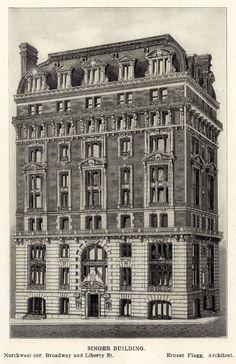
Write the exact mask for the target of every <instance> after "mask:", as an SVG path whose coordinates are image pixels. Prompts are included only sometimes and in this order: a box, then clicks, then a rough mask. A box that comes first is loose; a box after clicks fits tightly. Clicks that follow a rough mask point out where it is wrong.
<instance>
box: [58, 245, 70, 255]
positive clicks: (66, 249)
mask: <svg viewBox="0 0 236 364" xmlns="http://www.w3.org/2000/svg"><path fill="white" fill-rule="evenodd" d="M69 248H70V246H69V244H61V245H60V258H69Z"/></svg>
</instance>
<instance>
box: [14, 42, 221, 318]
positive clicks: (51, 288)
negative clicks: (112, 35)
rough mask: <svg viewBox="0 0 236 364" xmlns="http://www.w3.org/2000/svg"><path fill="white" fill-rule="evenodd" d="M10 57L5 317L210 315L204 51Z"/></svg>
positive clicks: (212, 276)
mask: <svg viewBox="0 0 236 364" xmlns="http://www.w3.org/2000/svg"><path fill="white" fill-rule="evenodd" d="M20 54H21V71H22V77H21V80H20V82H19V86H18V89H17V95H16V96H15V102H16V106H17V116H16V117H14V118H13V124H14V126H15V130H16V159H17V212H16V236H15V242H16V245H15V246H16V293H15V295H16V317H18V318H21V317H25V316H27V317H28V316H33V315H41V316H42V317H48V318H50V317H55V318H59V317H65V316H67V317H68V316H69V317H71V318H73V317H81V318H86V317H113V318H115V317H123V316H125V317H131V318H132V317H136V318H151V319H170V318H186V319H187V318H193V317H200V316H202V315H206V314H208V313H209V312H211V311H215V310H219V241H220V238H221V234H220V233H219V231H218V206H217V189H218V186H217V172H218V170H217V151H218V142H217V138H218V135H219V133H220V131H221V129H222V124H221V123H220V122H219V121H218V120H217V109H218V108H219V104H218V102H217V101H216V96H215V92H214V88H213V82H214V75H213V73H212V71H211V56H210V55H209V54H204V55H200V56H198V55H196V54H195V55H193V56H187V55H186V52H185V51H184V49H183V48H182V47H181V46H180V45H179V44H178V43H177V42H176V41H175V40H174V39H173V38H172V37H171V36H170V35H161V36H155V37H151V38H145V39H138V40H134V41H128V42H121V43H114V44H107V45H102V46H97V47H90V48H83V49H78V50H72V51H65V52H58V53H52V54H49V57H48V59H47V60H46V61H45V62H43V63H41V64H39V65H37V55H38V51H37V49H36V48H34V47H33V46H32V45H30V44H28V43H22V44H21V45H20Z"/></svg>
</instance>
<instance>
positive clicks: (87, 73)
mask: <svg viewBox="0 0 236 364" xmlns="http://www.w3.org/2000/svg"><path fill="white" fill-rule="evenodd" d="M82 67H83V69H84V84H85V85H93V84H99V83H104V82H107V81H108V78H107V77H106V75H105V68H106V63H104V62H102V61H99V60H92V61H91V60H89V61H86V62H85V63H84V64H83V65H82Z"/></svg>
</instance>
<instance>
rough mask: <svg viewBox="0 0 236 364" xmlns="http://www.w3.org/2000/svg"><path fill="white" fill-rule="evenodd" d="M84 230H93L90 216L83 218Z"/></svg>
mask: <svg viewBox="0 0 236 364" xmlns="http://www.w3.org/2000/svg"><path fill="white" fill-rule="evenodd" d="M85 228H86V229H87V230H92V229H93V218H92V216H86V217H85Z"/></svg>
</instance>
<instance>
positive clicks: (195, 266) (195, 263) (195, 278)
mask: <svg viewBox="0 0 236 364" xmlns="http://www.w3.org/2000/svg"><path fill="white" fill-rule="evenodd" d="M192 285H193V286H194V287H196V288H198V286H199V245H198V244H193V247H192Z"/></svg>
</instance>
